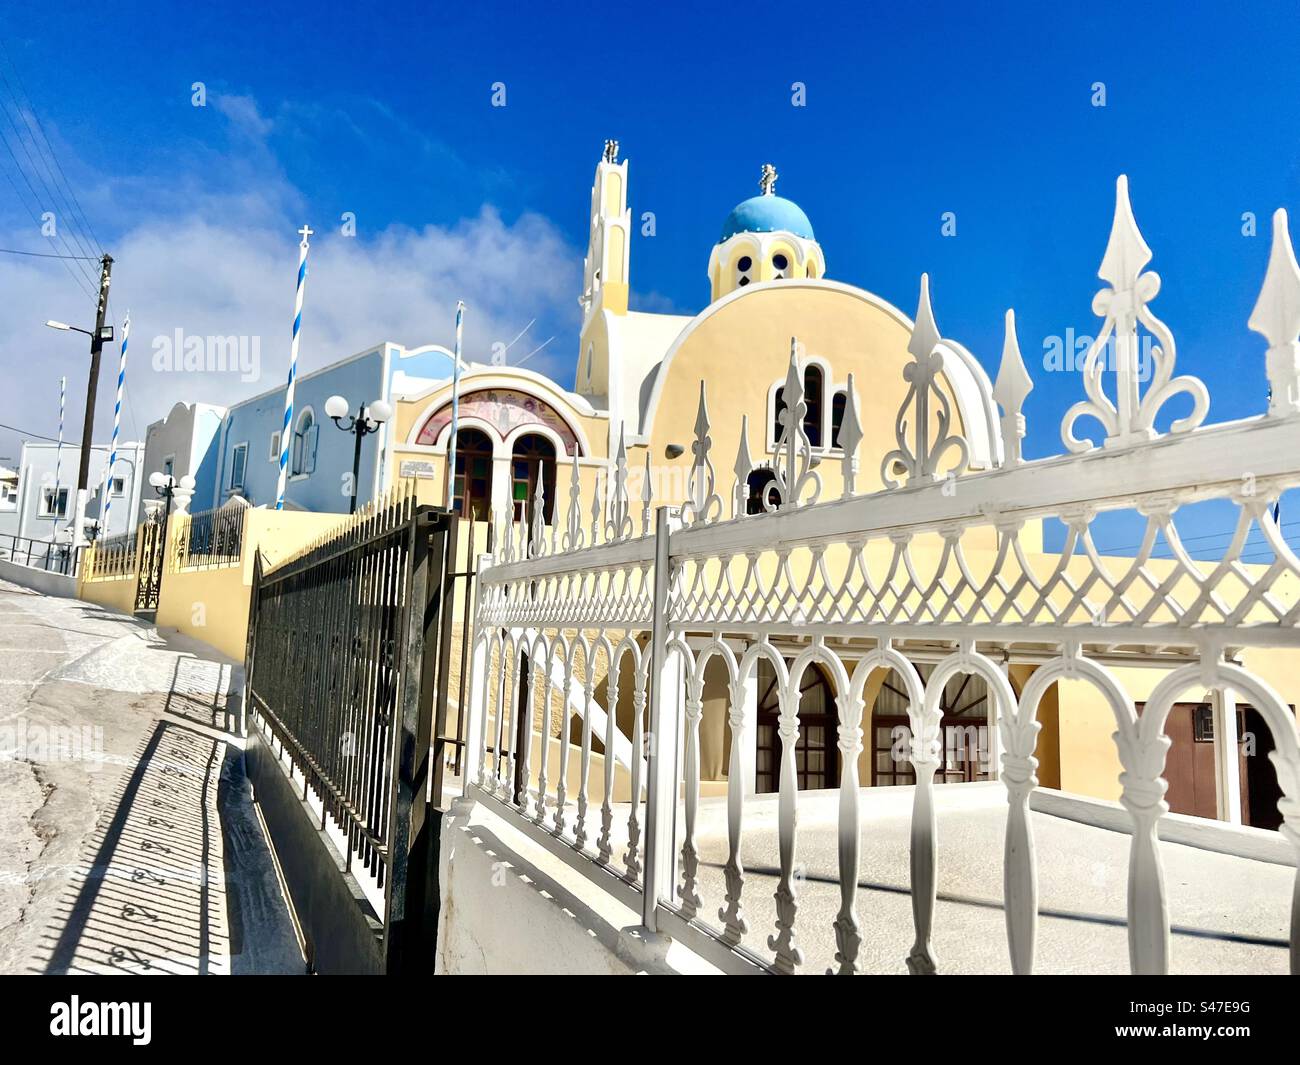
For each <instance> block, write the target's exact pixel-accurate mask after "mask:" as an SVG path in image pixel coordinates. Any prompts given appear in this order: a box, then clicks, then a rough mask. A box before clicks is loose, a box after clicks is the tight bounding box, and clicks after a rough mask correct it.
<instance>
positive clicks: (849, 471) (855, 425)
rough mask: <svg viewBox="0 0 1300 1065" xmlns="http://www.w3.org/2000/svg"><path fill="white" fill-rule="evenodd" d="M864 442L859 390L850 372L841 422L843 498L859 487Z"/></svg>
mask: <svg viewBox="0 0 1300 1065" xmlns="http://www.w3.org/2000/svg"><path fill="white" fill-rule="evenodd" d="M861 443H862V422H861V420H860V419H859V418H858V390H857V389H856V388H854V387H853V375H852V374H849V379H848V384H847V386H846V391H845V403H844V420H843V421H841V422H840V435H839V446H840V448H841V450H843V452H844V459H843V464H844V465H843V478H844V492H843V498H844V499H848V498H849V496H851V495H853V494H854V492H856V491H857V487H858V445H859V444H861Z"/></svg>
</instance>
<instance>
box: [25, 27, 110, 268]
mask: <svg viewBox="0 0 1300 1065" xmlns="http://www.w3.org/2000/svg"><path fill="white" fill-rule="evenodd" d="M0 52H3V53H4V57H5V59H6V60H8V62H9V68H10V69H11V70H12V71H13V73H14V80H15V81H17V82H18V91H19V92H21V93H22V95H23V99H25V100H26V101H27V110H26V112H25V114H24V119H26V117H27V115H30V116H31V117H32V119H34V120H35V122H36V128H37V130H39V132H40V135H41V141H43V142H44V144H45V151H46V154H48V155H49V157H50V160H51V161H52V162H53V163H54V165H55V167H56V168H57V169H58V171H59V174H60V176H61V177H62V178H63V184H64V186H65V187H66V189H67V191H68V195H69V196H71V197H72V202H73V204H74V205H75V206H76V209H77V214H78V215H79V216H80V219H81V224H82V225H83V226H85V228H86V230H87V232H89V234H90V237H91V240H92V241H93V242H94V246H95V247H96V248H97V249H98V250H99V253H100V255H101V256H102V255H103V253H104V246H103V245H102V244H101V243H100V241H99V236H98V234H96V233H95V229H94V227H93V226H92V225H91V224H90V220H89V219H88V218H87V217H86V212H85V210H84V209H83V208H82V206H81V201H80V200H79V199H78V198H77V193H76V190H75V189H74V188H73V187H72V182H71V181H69V180H68V174H67V171H65V170H64V169H63V164H62V163H60V162H59V157H58V156H57V155H56V154H55V152H54V146H53V145H52V144H51V143H50V138H49V137H48V136H47V135H46V133H45V126H44V124H43V123H42V122H41V116H40V115H39V114H38V113H37V111H36V106H35V104H33V103H32V97H31V93H29V92H28V91H27V85H26V83H24V81H23V76H22V72H21V71H20V70H19V69H18V64H17V63H15V62H14V60H13V56H11V55H10V54H9V49H8V48H7V47H6V46H5V43H4V41H3V40H0ZM28 128H29V129H30V128H31V123H30V122H28Z"/></svg>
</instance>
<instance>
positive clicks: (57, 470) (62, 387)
mask: <svg viewBox="0 0 1300 1065" xmlns="http://www.w3.org/2000/svg"><path fill="white" fill-rule="evenodd" d="M67 398H68V379H67V378H66V377H60V378H59V446H58V450H56V451H55V452H54V502H53V503H52V504H51V505H50V511H51V512H52V513H53V514H54V528H55V529H57V528H58V527H59V481H60V480H62V478H63V408H64V405H65V404H66V402H67Z"/></svg>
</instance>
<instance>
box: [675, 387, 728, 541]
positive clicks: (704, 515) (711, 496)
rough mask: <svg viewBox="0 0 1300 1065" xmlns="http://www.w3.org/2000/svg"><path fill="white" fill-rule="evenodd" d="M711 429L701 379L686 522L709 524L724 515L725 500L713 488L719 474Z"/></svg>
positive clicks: (692, 447) (696, 410)
mask: <svg viewBox="0 0 1300 1065" xmlns="http://www.w3.org/2000/svg"><path fill="white" fill-rule="evenodd" d="M709 428H710V425H709V404H708V399H707V397H706V395H705V388H704V380H703V378H701V379H700V402H699V405H698V406H697V407H696V409H695V441H694V442H693V443H692V444H691V455H692V461H691V472H690V476H689V478H688V480H687V490H686V496H687V498H686V500H685V501H684V503H683V504H682V510H681V514H682V521H683V522H684V523H686V524H691V525H693V524H696V523H705V524H707V523H708V522H710V521H716V520H717V519H718V518H719V517H721V516H722V499H721V498H720V497H719V496H718V494H717V492H716V491H715V490H714V489H715V487H716V484H717V475H716V473H715V472H714V469H713V459H712V457H711V452H712V451H713V437H711V436H710V435H709Z"/></svg>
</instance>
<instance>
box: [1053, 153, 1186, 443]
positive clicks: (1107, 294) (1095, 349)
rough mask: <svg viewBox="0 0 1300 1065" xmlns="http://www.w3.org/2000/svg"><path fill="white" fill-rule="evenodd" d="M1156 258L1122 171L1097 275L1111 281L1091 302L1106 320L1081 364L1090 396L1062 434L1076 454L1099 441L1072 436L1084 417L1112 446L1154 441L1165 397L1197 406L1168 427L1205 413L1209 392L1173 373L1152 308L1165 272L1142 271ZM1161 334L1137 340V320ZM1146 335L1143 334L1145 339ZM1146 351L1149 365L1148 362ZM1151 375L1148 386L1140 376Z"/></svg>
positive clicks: (1171, 355)
mask: <svg viewBox="0 0 1300 1065" xmlns="http://www.w3.org/2000/svg"><path fill="white" fill-rule="evenodd" d="M1150 261H1151V248H1150V247H1149V246H1148V245H1147V242H1146V241H1145V240H1144V239H1143V238H1142V233H1141V232H1140V231H1139V230H1138V227H1137V221H1136V220H1135V219H1134V217H1133V205H1132V203H1131V202H1130V201H1129V194H1128V178H1127V177H1126V176H1125V175H1124V174H1121V175H1120V176H1119V179H1118V180H1117V181H1116V183H1115V216H1114V219H1113V221H1112V223H1111V229H1110V238H1109V240H1108V241H1107V242H1106V251H1105V254H1104V255H1103V256H1102V260H1101V266H1100V267H1099V268H1098V270H1097V276H1098V277H1100V278H1101V279H1102V280H1103V281H1105V282H1107V284H1109V286H1110V287H1109V288H1104V289H1102V290H1101V291H1100V292H1098V293H1097V294H1096V295H1095V296H1094V297H1093V299H1092V309H1093V312H1094V313H1095V314H1097V315H1098V316H1099V317H1101V318H1102V319H1103V322H1102V326H1101V328H1100V329H1099V330H1098V331H1097V336H1096V338H1095V339H1094V340H1093V342H1092V345H1091V347H1089V348H1088V354H1087V355H1086V356H1085V357H1084V363H1083V387H1084V391H1085V392H1086V393H1087V395H1088V398H1087V399H1085V400H1080V401H1079V402H1078V403H1076V404H1075V405H1074V406H1073V407H1071V408H1070V409H1069V410H1068V411H1066V413H1065V418H1064V419H1063V420H1062V422H1061V439H1062V441H1064V443H1065V446H1066V447H1067V448H1068V449H1069V450H1070V451H1072V452H1075V453H1076V454H1077V453H1079V452H1083V451H1088V450H1090V449H1091V448H1092V447H1093V444H1092V442H1091V441H1090V440H1088V439H1086V438H1084V439H1080V438H1079V437H1076V436H1075V435H1074V424H1075V422H1077V421H1078V420H1079V419H1080V418H1084V417H1089V418H1094V419H1096V421H1098V422H1100V423H1101V426H1102V428H1104V429H1105V430H1106V438H1105V445H1104V446H1106V447H1108V448H1123V447H1132V446H1133V445H1135V444H1141V443H1145V442H1147V441H1150V440H1154V439H1155V438H1156V436H1157V435H1159V434H1158V433H1157V432H1156V428H1155V419H1156V415H1157V414H1158V413H1159V411H1160V408H1161V407H1162V406H1164V404H1165V403H1166V401H1168V400H1169V399H1171V398H1172V397H1174V396H1176V395H1179V394H1180V393H1183V394H1186V395H1188V396H1190V397H1191V400H1192V412H1191V413H1190V414H1188V415H1186V416H1184V417H1182V418H1178V419H1176V420H1175V421H1174V422H1173V423H1172V424H1171V425H1170V426H1169V432H1170V433H1171V434H1173V433H1185V432H1188V431H1189V430H1191V429H1195V428H1196V427H1197V426H1198V425H1200V424H1201V422H1202V421H1204V420H1205V415H1206V412H1207V411H1208V410H1209V408H1210V393H1209V391H1208V390H1207V389H1206V387H1205V385H1204V383H1203V382H1202V381H1201V380H1199V379H1198V378H1196V377H1190V376H1183V377H1174V366H1175V364H1176V363H1177V361H1178V360H1177V354H1176V346H1175V343H1174V335H1173V333H1172V332H1171V331H1170V329H1169V327H1168V326H1167V325H1165V323H1164V322H1162V321H1161V320H1160V319H1159V318H1157V317H1156V316H1155V314H1153V313H1152V311H1151V308H1150V306H1149V304H1150V303H1151V301H1152V300H1154V299H1155V298H1156V296H1157V295H1158V294H1159V292H1160V275H1159V274H1157V273H1156V272H1155V271H1154V270H1151V271H1147V272H1145V273H1144V272H1143V268H1144V267H1145V266H1146V265H1147V263H1149V262H1150ZM1139 324H1140V325H1141V326H1143V327H1144V328H1145V329H1146V330H1147V332H1149V333H1150V334H1151V336H1152V337H1154V339H1155V341H1156V342H1155V343H1154V344H1152V345H1151V346H1150V347H1149V349H1148V348H1146V347H1145V346H1139V336H1138V326H1139ZM1142 339H1145V338H1142ZM1144 356H1148V357H1149V359H1150V365H1149V366H1147V367H1144V366H1143V365H1142V363H1143V361H1144ZM1108 369H1113V370H1114V374H1115V387H1114V392H1115V401H1114V402H1113V403H1112V402H1111V400H1110V397H1109V396H1108V395H1107V394H1106V390H1105V388H1104V387H1103V384H1102V380H1103V377H1104V375H1105V373H1106V371H1107V370H1108ZM1143 381H1148V384H1147V388H1146V392H1145V393H1144V392H1143V391H1142V382H1143Z"/></svg>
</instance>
